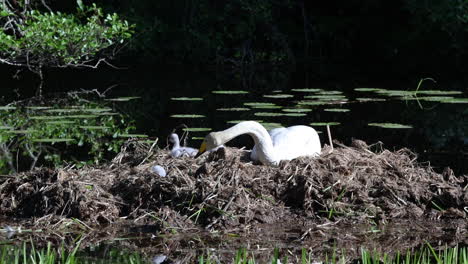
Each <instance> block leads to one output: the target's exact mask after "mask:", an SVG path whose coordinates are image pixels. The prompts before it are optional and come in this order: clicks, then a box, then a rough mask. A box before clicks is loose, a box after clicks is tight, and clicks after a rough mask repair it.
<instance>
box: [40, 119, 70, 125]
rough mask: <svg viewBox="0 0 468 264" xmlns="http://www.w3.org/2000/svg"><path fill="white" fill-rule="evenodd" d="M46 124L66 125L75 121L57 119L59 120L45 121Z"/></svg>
mask: <svg viewBox="0 0 468 264" xmlns="http://www.w3.org/2000/svg"><path fill="white" fill-rule="evenodd" d="M45 123H46V124H51V125H64V124H74V123H75V121H71V120H57V121H47V122H45Z"/></svg>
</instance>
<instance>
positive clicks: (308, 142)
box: [270, 126, 321, 160]
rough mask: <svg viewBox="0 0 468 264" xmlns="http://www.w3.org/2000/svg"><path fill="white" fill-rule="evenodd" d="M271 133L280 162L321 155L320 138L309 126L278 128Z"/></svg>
mask: <svg viewBox="0 0 468 264" xmlns="http://www.w3.org/2000/svg"><path fill="white" fill-rule="evenodd" d="M272 132H273V133H270V135H271V139H272V141H273V148H274V149H275V152H276V153H277V155H278V158H279V159H280V160H291V159H294V158H297V157H300V156H315V155H318V154H320V151H321V145H320V138H319V136H318V134H317V132H316V131H315V129H313V128H311V127H308V126H292V127H288V128H276V129H274V131H272Z"/></svg>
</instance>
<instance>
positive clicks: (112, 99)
mask: <svg viewBox="0 0 468 264" xmlns="http://www.w3.org/2000/svg"><path fill="white" fill-rule="evenodd" d="M140 98H141V97H140V96H124V97H116V98H108V99H104V100H106V101H111V102H128V101H131V100H135V99H140Z"/></svg>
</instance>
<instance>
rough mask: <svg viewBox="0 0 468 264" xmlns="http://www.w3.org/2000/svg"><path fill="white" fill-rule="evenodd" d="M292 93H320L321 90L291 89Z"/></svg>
mask: <svg viewBox="0 0 468 264" xmlns="http://www.w3.org/2000/svg"><path fill="white" fill-rule="evenodd" d="M291 91H293V92H301V93H315V92H320V91H322V89H318V88H303V89H291Z"/></svg>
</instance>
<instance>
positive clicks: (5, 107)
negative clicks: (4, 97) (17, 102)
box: [0, 106, 16, 111]
mask: <svg viewBox="0 0 468 264" xmlns="http://www.w3.org/2000/svg"><path fill="white" fill-rule="evenodd" d="M15 109H16V107H14V106H0V110H5V111H8V110H15Z"/></svg>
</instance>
